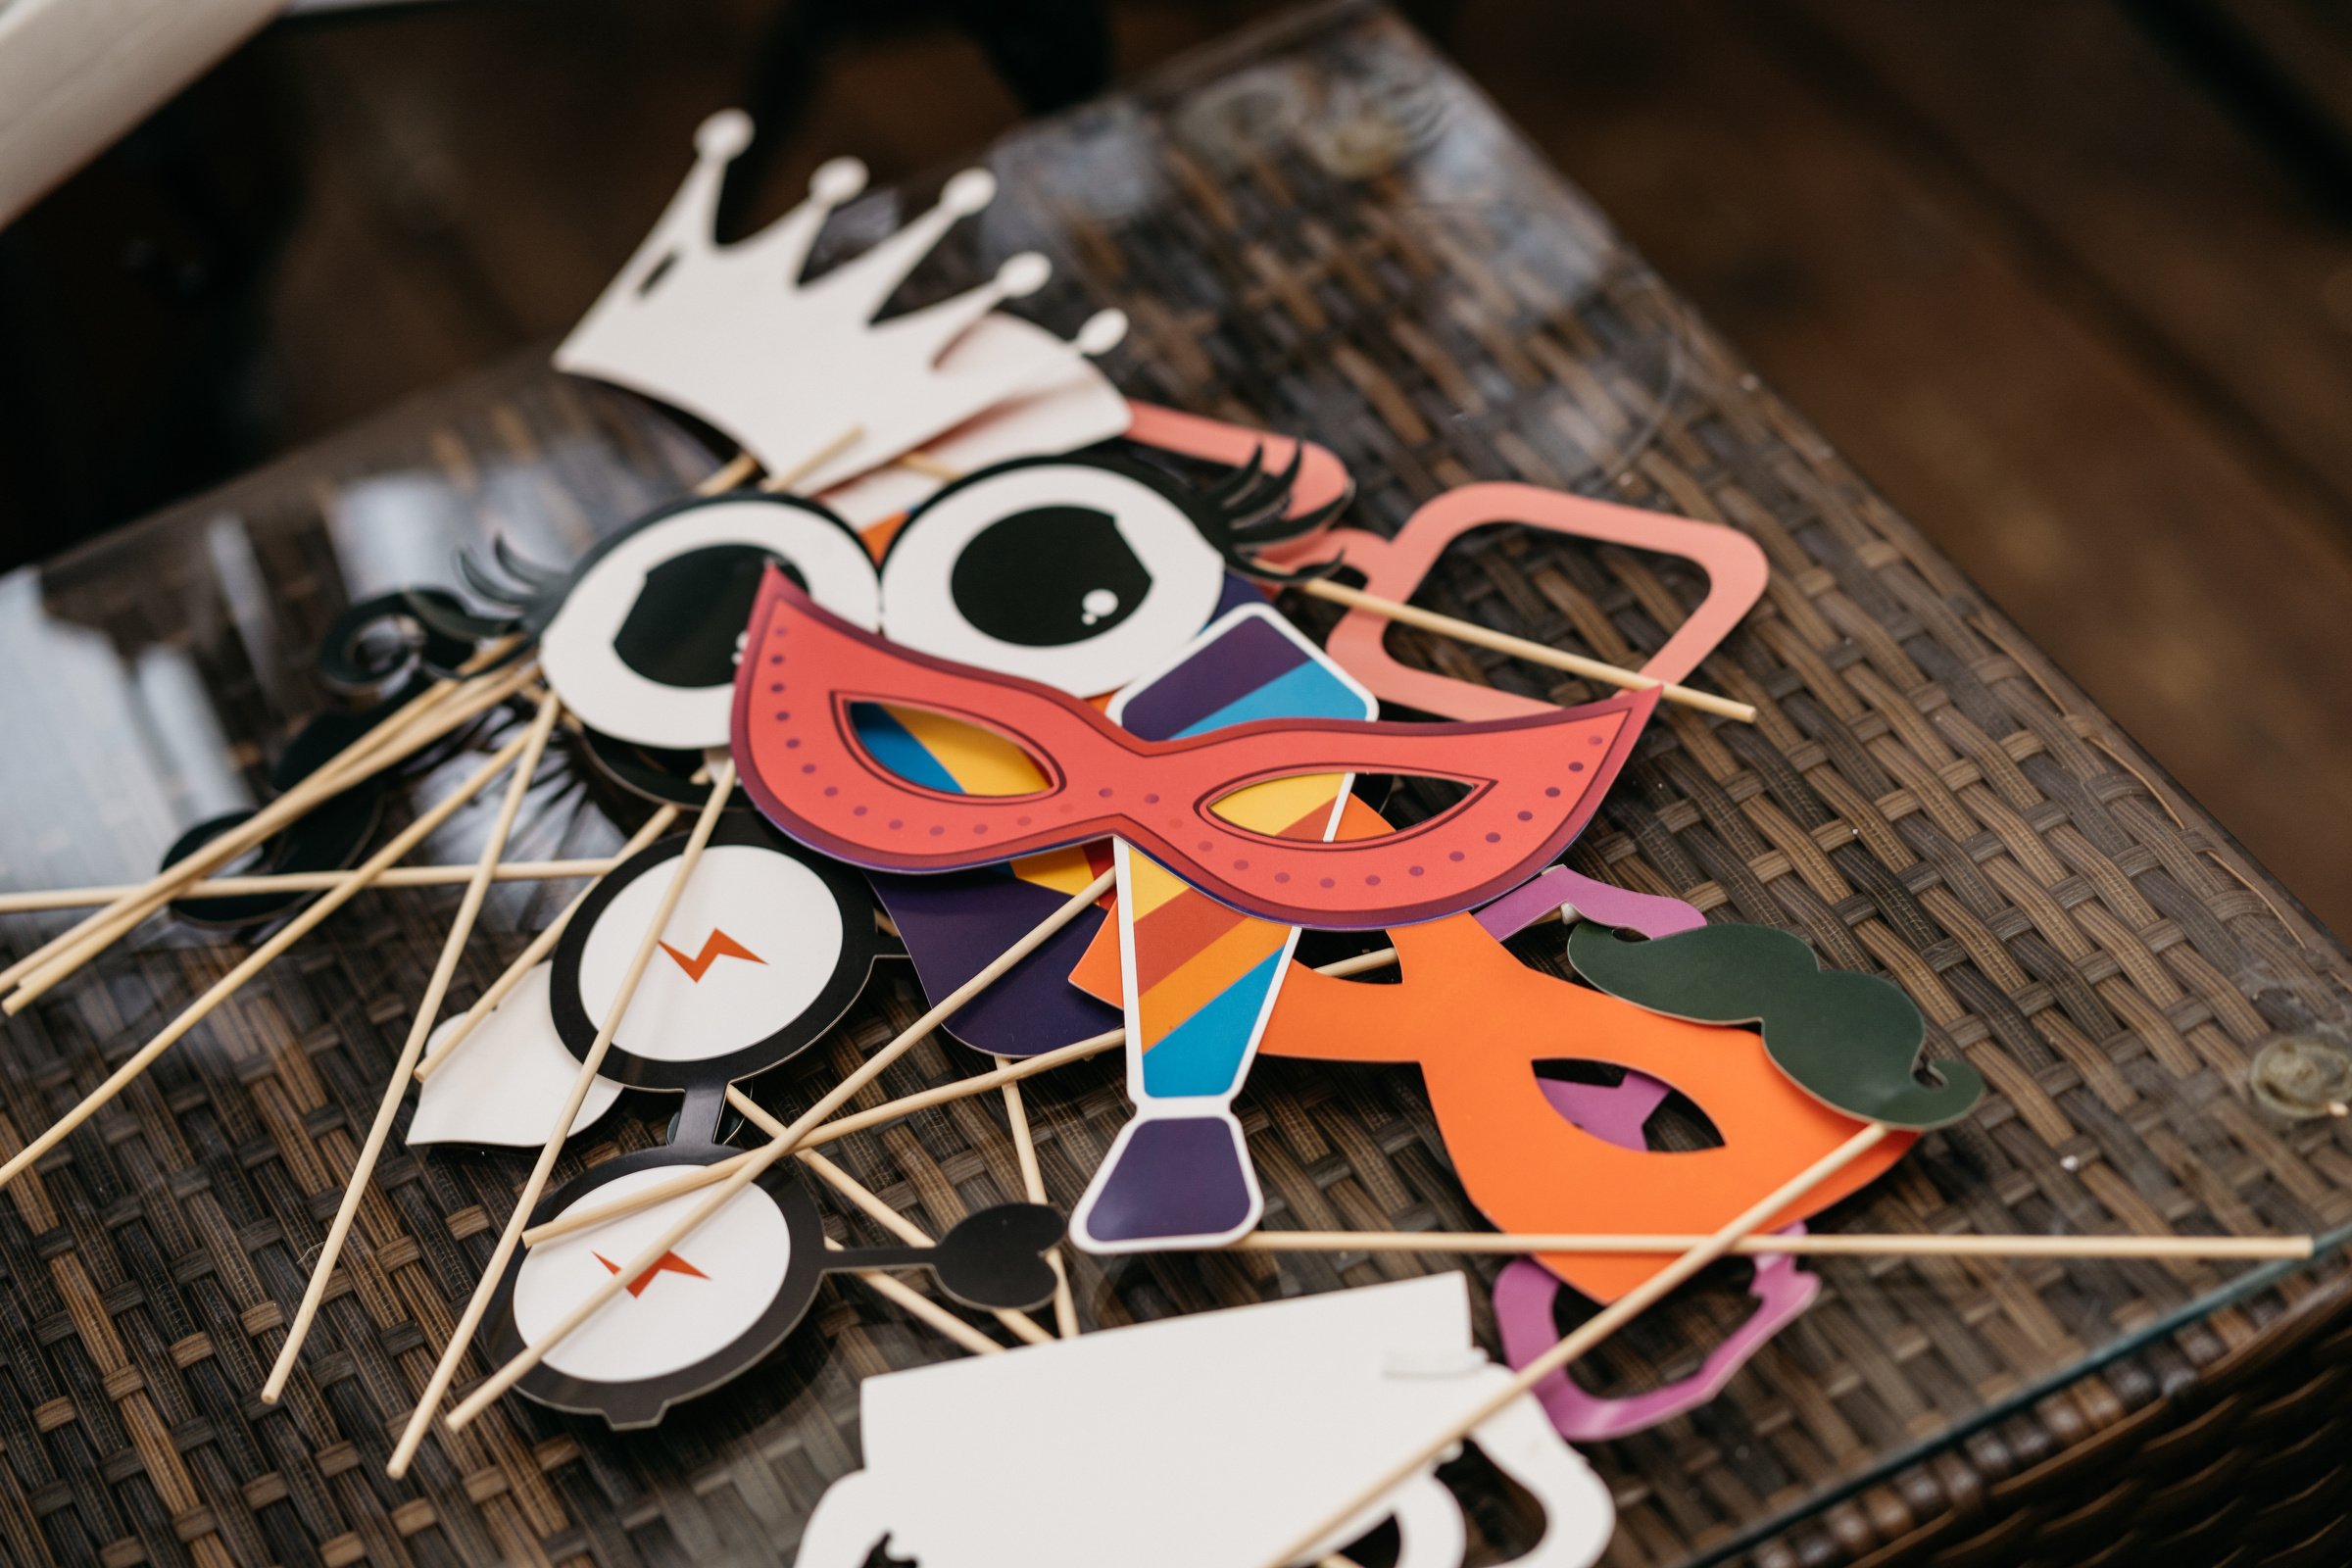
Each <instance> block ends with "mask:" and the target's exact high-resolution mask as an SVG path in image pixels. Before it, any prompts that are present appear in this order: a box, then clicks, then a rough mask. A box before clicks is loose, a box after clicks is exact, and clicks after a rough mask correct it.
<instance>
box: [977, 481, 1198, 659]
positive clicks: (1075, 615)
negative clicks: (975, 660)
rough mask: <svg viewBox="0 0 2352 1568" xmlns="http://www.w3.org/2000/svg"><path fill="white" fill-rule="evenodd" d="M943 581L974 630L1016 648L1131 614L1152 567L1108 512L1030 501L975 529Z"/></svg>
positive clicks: (1091, 633)
mask: <svg viewBox="0 0 2352 1568" xmlns="http://www.w3.org/2000/svg"><path fill="white" fill-rule="evenodd" d="M948 589H949V592H950V593H952V594H953V595H954V596H955V600H956V609H957V610H958V611H959V612H961V613H962V615H963V618H964V619H965V620H967V621H969V622H970V623H971V625H972V626H973V627H974V628H975V629H976V630H978V631H981V632H983V633H985V634H987V635H988V636H990V637H994V638H995V639H996V640H997V641H999V642H1001V643H1011V644H1014V645H1016V646H1018V647H1022V648H1059V647H1065V646H1067V645H1069V644H1071V643H1082V642H1085V641H1086V640H1087V639H1088V638H1090V637H1100V636H1102V635H1103V633H1104V632H1106V631H1108V630H1110V628H1111V627H1113V626H1116V625H1117V624H1119V622H1121V621H1123V620H1125V619H1126V618H1127V617H1128V616H1129V615H1132V614H1134V613H1135V612H1136V611H1137V610H1138V609H1139V608H1141V607H1142V605H1143V602H1144V599H1145V596H1147V595H1148V594H1150V593H1151V591H1152V574H1151V573H1150V572H1149V571H1147V570H1145V569H1144V564H1143V563H1142V562H1140V561H1138V560H1137V559H1136V558H1135V552H1134V551H1132V550H1130V549H1128V548H1127V540H1126V538H1125V537H1124V536H1123V535H1121V534H1120V532H1119V525H1118V523H1117V522H1116V521H1115V520H1114V519H1113V518H1112V517H1111V516H1110V515H1109V514H1108V513H1103V512H1097V511H1095V510H1094V509H1092V508H1091V507H1035V508H1032V509H1031V510H1029V511H1027V512H1016V513H1014V514H1013V515H1011V516H1009V517H1003V518H1000V519H998V520H997V521H995V522H992V523H990V524H989V525H988V526H987V527H985V528H983V529H981V530H980V531H979V532H978V533H976V534H974V535H973V536H972V540H971V542H970V543H969V544H967V545H965V546H964V547H963V553H962V554H961V555H959V556H957V557H956V567H955V570H954V571H953V572H952V573H951V574H950V576H949V579H948Z"/></svg>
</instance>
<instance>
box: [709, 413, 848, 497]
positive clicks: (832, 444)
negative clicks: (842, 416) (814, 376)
mask: <svg viewBox="0 0 2352 1568" xmlns="http://www.w3.org/2000/svg"><path fill="white" fill-rule="evenodd" d="M864 434H865V426H864V425H862V424H853V425H851V426H850V427H849V428H848V429H846V430H844V431H842V432H841V434H839V435H837V436H835V437H834V438H833V439H832V440H830V441H828V442H826V443H825V444H824V445H823V446H821V447H818V448H817V449H816V450H815V451H814V452H811V453H809V455H808V456H807V457H805V458H803V459H802V460H801V461H800V462H798V463H796V464H794V465H793V466H791V467H789V468H784V469H780V470H778V471H777V472H775V473H771V474H769V475H768V476H767V477H766V478H764V479H762V480H760V489H762V490H764V491H766V492H767V493H768V494H769V495H774V494H776V493H778V492H779V491H789V490H790V489H791V488H792V487H793V486H794V485H796V484H799V483H800V482H801V481H802V480H803V479H806V478H808V477H809V475H810V474H812V473H814V472H815V471H816V470H817V469H819V468H821V467H823V466H825V465H826V464H828V463H831V462H832V461H833V460H834V459H835V458H837V457H839V456H841V454H843V453H844V452H847V451H848V450H849V449H850V448H851V447H853V446H855V445H857V444H858V440H859V439H860V438H861V437H863V436H864ZM722 471H723V470H722Z"/></svg>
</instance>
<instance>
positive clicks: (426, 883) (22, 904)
mask: <svg viewBox="0 0 2352 1568" xmlns="http://www.w3.org/2000/svg"><path fill="white" fill-rule="evenodd" d="M619 863H620V862H619V861H618V860H617V859H603V860H501V861H499V862H498V864H497V866H496V867H494V868H493V869H492V871H491V873H490V879H491V880H492V881H493V882H562V881H566V880H568V879H570V878H573V877H589V876H603V875H604V874H605V873H606V872H607V871H610V870H612V869H613V867H614V866H615V865H618V864H619ZM473 873H474V867H472V866H470V865H396V866H394V867H393V868H392V869H391V870H389V871H386V872H385V873H384V874H383V875H382V876H379V877H377V878H376V879H375V881H374V882H372V883H371V884H369V885H370V886H372V887H379V888H445V887H457V886H459V885H461V884H463V883H466V882H469V881H471V880H472V879H473ZM350 879H351V873H350V872H349V871H277V872H270V873H265V874H263V875H260V876H216V877H207V878H206V879H205V880H204V881H202V882H196V883H192V884H190V885H189V886H187V887H183V888H181V889H179V891H177V892H176V893H174V894H172V899H173V901H174V902H176V901H178V900H180V899H229V898H241V897H244V896H245V895H247V894H253V893H324V892H326V891H327V890H328V889H329V888H338V887H341V886H342V885H343V884H344V883H345V882H347V881H349V880H350ZM145 885H146V884H144V883H139V882H123V883H119V884H117V885H115V886H113V887H94V888H54V889H50V890H48V891H46V892H39V893H29V892H28V893H0V914H38V913H41V912H43V911H46V910H50V909H81V908H88V907H91V906H93V905H99V904H106V903H110V902H111V901H113V900H115V899H117V898H120V897H122V896H123V894H125V893H136V892H138V891H140V890H141V889H142V888H143V887H145Z"/></svg>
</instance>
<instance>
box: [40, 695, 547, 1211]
mask: <svg viewBox="0 0 2352 1568" xmlns="http://www.w3.org/2000/svg"><path fill="white" fill-rule="evenodd" d="M529 741H530V737H529V736H528V735H517V736H516V737H515V739H513V740H511V741H509V742H508V743H507V744H506V745H505V746H504V747H502V748H500V750H499V751H498V752H497V753H496V754H495V755H494V756H493V757H492V758H491V759H490V760H489V761H488V762H486V763H484V764H483V765H482V767H481V769H480V771H478V772H476V773H475V774H474V775H473V776H472V777H471V778H468V779H467V780H466V782H465V783H463V784H461V785H459V786H458V788H457V789H456V790H454V791H453V792H451V794H450V795H449V797H448V798H447V799H446V800H443V801H441V802H440V803H439V804H438V805H436V806H434V807H432V808H431V809H429V810H427V811H425V812H424V814H423V815H421V816H419V817H417V820H416V821H414V822H412V823H410V824H409V825H408V826H407V827H405V828H403V829H402V830H401V831H400V832H399V833H398V834H396V835H394V837H393V839H392V841H391V842H390V843H388V844H386V845H385V846H384V847H383V848H382V849H380V850H378V851H376V852H375V854H374V855H372V856H370V857H369V858H368V861H367V863H366V864H364V865H362V866H361V867H360V868H359V870H358V871H357V872H356V873H354V879H353V880H352V881H350V882H347V883H345V884H344V885H343V886H342V887H339V888H336V889H335V890H334V891H332V892H330V893H329V894H327V895H326V897H324V898H322V899H320V900H319V902H318V903H316V904H314V905H312V906H311V907H309V908H307V909H305V910H303V911H302V912H301V913H300V914H298V915H296V916H295V917H294V918H293V919H292V920H290V921H288V922H287V923H286V925H285V927H284V929H282V930H280V931H279V932H277V933H276V934H275V935H274V936H272V937H270V940H269V941H267V942H265V943H263V944H262V945H261V946H260V947H258V948H256V949H254V951H253V952H252V953H251V954H250V955H248V956H246V958H245V959H244V961H243V962H241V963H239V964H238V965H237V966H236V967H235V968H233V969H231V970H229V971H228V973H226V974H224V975H222V976H221V978H220V979H219V980H217V981H215V982H214V983H213V986H212V989H211V990H209V991H207V992H205V994H204V995H203V996H201V997H198V998H197V999H196V1000H195V1001H194V1002H193V1003H190V1004H189V1005H188V1006H187V1008H186V1010H184V1011H183V1012H181V1013H180V1015H179V1016H178V1017H176V1018H174V1019H172V1022H171V1023H170V1024H168V1025H166V1026H165V1028H164V1031H163V1032H162V1033H161V1034H159V1035H157V1036H156V1037H155V1038H154V1039H153V1040H150V1041H148V1042H147V1044H145V1045H144V1046H141V1047H140V1048H139V1049H138V1050H137V1051H136V1052H135V1053H133V1054H131V1056H130V1057H129V1058H128V1059H127V1060H125V1061H124V1062H123V1065H122V1066H120V1067H117V1068H116V1069H115V1070H114V1072H113V1073H112V1074H111V1075H109V1076H108V1078H107V1080H106V1082H104V1083H103V1084H100V1085H99V1086H98V1087H97V1088H96V1089H94V1090H92V1091H91V1092H90V1093H89V1095H88V1096H87V1097H85V1098H84V1099H83V1100H82V1102H81V1103H80V1104H78V1105H75V1106H74V1107H73V1109H72V1110H70V1111H68V1112H67V1113H66V1114H65V1115H64V1116H62V1117H60V1118H59V1119H58V1121H57V1123H56V1124H55V1125H54V1126H52V1127H51V1128H50V1129H49V1130H48V1131H47V1132H44V1133H42V1134H41V1135H40V1137H38V1138H35V1139H34V1140H33V1141H32V1142H30V1143H29V1144H26V1145H25V1147H24V1148H23V1149H22V1150H20V1151H18V1152H17V1154H16V1156H15V1157H14V1158H13V1159H11V1160H9V1161H8V1163H7V1164H5V1165H0V1187H5V1186H7V1185H8V1183H10V1182H11V1181H13V1180H15V1179H16V1177H17V1176H18V1174H19V1173H20V1172H22V1171H23V1170H24V1169H25V1167H26V1166H27V1165H30V1164H31V1163H32V1162H33V1161H34V1160H36V1159H38V1158H40V1157H41V1156H42V1155H43V1154H46V1153H47V1152H49V1151H50V1150H52V1149H55V1148H56V1147H57V1146H58V1145H59V1144H60V1143H62V1142H64V1140H65V1138H66V1136H67V1135H68V1134H70V1133H72V1132H73V1129H74V1128H76V1127H78V1126H80V1125H81V1124H82V1123H83V1122H85V1121H87V1120H89V1119H90V1117H91V1116H92V1115H94V1114H96V1113H97V1111H98V1109H99V1107H100V1106H102V1105H104V1104H105V1103H107V1102H108V1101H110V1100H112V1099H114V1098H115V1096H117V1095H119V1094H121V1093H122V1092H123V1087H124V1086H125V1085H127V1084H128V1083H129V1082H130V1081H131V1080H132V1079H133V1078H136V1077H137V1076H138V1075H139V1074H140V1073H142V1072H145V1071H146V1070H147V1068H148V1066H149V1065H150V1064H151V1063H153V1062H154V1060H155V1059H156V1057H158V1056H160V1055H162V1054H164V1053H165V1052H166V1051H169V1050H170V1049H171V1048H172V1045H173V1044H174V1043H175V1042H176V1041H178V1039H179V1038H180V1037H181V1036H182V1035H184V1034H186V1033H187V1032H188V1031H189V1030H191V1029H193V1028H195V1027H196V1025H197V1024H198V1023H200V1022H202V1021H203V1020H204V1018H205V1017H206V1015H207V1014H209V1013H211V1012H212V1010H213V1009H214V1008H215V1007H218V1006H219V1005H221V1003H223V1002H225V1001H227V1000H228V998H230V997H231V996H233V995H235V994H236V991H237V988H238V987H240V986H242V985H244V983H245V982H246V981H248V980H250V979H252V978H253V977H254V976H255V975H257V974H259V973H261V971H262V970H263V969H265V968H267V967H269V965H270V961H271V960H273V959H274V958H276V957H277V956H278V955H279V954H281V953H283V952H285V951H286V950H287V949H288V948H290V947H292V946H293V945H294V944H295V943H296V942H298V941H300V940H301V939H302V938H303V937H304V936H305V935H306V934H307V933H308V932H310V931H311V929H312V928H313V927H315V926H317V925H319V923H320V922H322V921H323V920H325V919H326V917H327V916H328V915H330V914H332V913H334V912H335V911H336V910H337V909H339V908H341V907H343V906H344V905H345V904H347V903H348V902H350V900H351V899H352V898H353V897H354V896H355V895H356V894H358V892H359V891H360V890H361V889H362V888H364V887H366V886H367V885H368V882H369V881H371V880H372V879H373V878H374V877H375V876H376V875H377V874H378V873H379V872H381V871H382V870H383V869H384V868H385V867H387V866H389V865H390V864H391V863H392V862H393V861H395V860H397V859H399V858H401V857H402V856H404V855H406V854H408V853H409V851H411V850H413V849H415V848H416V847H417V845H418V844H420V843H422V842H423V841H424V839H425V838H426V837H427V836H428V835H430V834H431V833H432V831H433V830H434V829H435V828H437V827H439V826H440V825H441V824H442V823H443V822H446V821H448V820H449V818H450V817H451V816H453V815H455V814H456V813H457V810H458V808H460V807H461V806H464V805H465V804H466V802H467V801H469V800H471V799H473V797H474V796H476V795H477V794H479V793H481V790H482V788H483V787H484V786H485V785H487V784H488V783H489V782H490V781H491V780H492V779H494V778H496V777H497V776H498V775H499V774H501V773H503V772H505V771H506V769H507V767H508V765H509V764H510V763H512V762H513V761H514V760H515V758H516V757H517V756H518V755H520V753H521V751H522V749H523V747H524V746H525V745H527V744H528V743H529Z"/></svg>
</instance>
